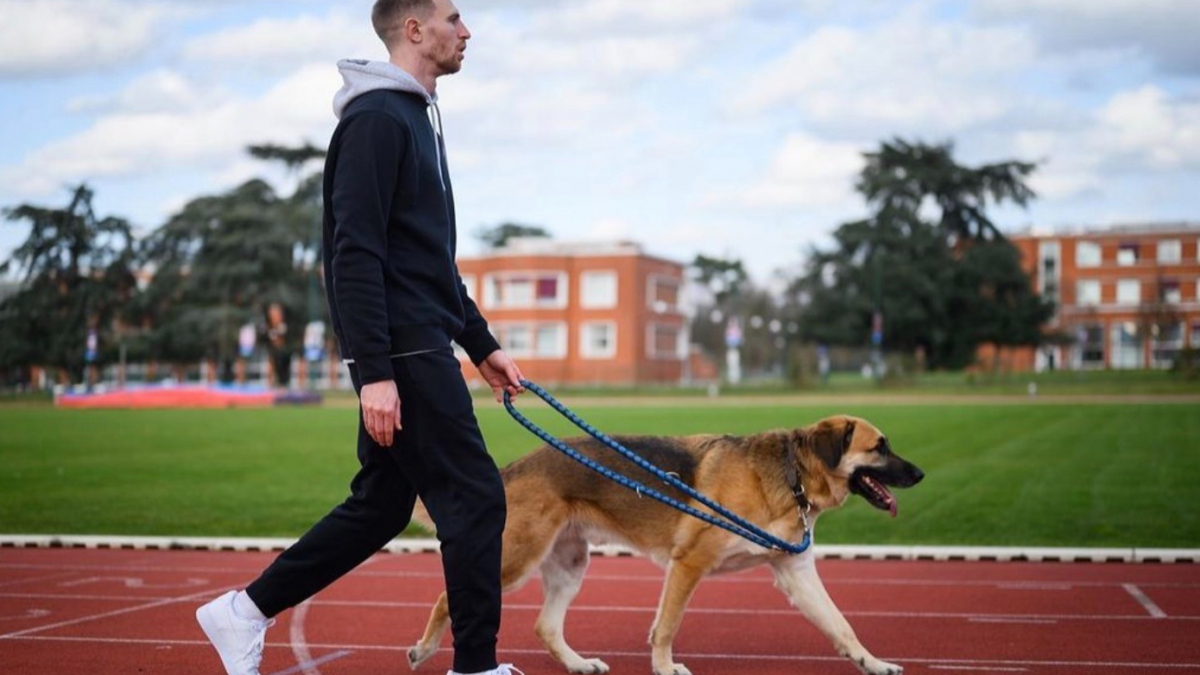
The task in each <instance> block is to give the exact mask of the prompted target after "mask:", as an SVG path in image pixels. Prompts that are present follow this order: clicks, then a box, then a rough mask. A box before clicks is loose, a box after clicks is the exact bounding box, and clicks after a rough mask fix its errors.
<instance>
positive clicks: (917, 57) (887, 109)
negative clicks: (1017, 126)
mask: <svg viewBox="0 0 1200 675" xmlns="http://www.w3.org/2000/svg"><path fill="white" fill-rule="evenodd" d="M1035 56H1036V50H1035V49H1034V46H1033V44H1032V43H1031V42H1030V40H1029V39H1028V36H1027V35H1025V34H1024V33H1022V32H1020V31H1016V30H1011V29H1007V28H988V29H980V28H973V27H971V26H967V25H965V24H959V23H927V22H924V21H921V20H918V19H909V18H903V19H900V20H897V21H893V22H890V23H886V24H884V25H881V26H878V27H873V28H867V29H855V28H845V27H828V28H822V29H820V30H818V31H816V32H815V33H813V34H812V35H810V36H808V37H807V38H805V39H802V40H799V41H797V42H796V43H795V45H794V46H793V47H792V48H791V49H789V50H788V51H787V53H785V54H784V55H783V56H781V57H779V58H778V59H776V60H775V61H774V62H772V63H769V64H767V65H766V66H765V67H763V68H762V73H761V74H759V75H758V76H756V77H754V78H752V79H751V80H750V82H749V85H748V86H747V88H746V95H745V96H744V97H743V98H742V99H741V100H739V101H738V102H737V104H736V105H737V109H738V110H739V111H744V112H751V113H754V112H759V111H763V110H767V109H771V108H784V109H787V110H798V111H800V112H801V113H803V114H804V115H805V116H806V118H807V119H808V120H809V121H811V122H814V123H817V124H820V125H822V126H823V127H825V128H836V129H840V130H843V131H849V132H852V133H851V135H862V134H868V135H876V136H880V135H882V136H887V135H891V134H895V133H905V134H913V133H915V134H934V135H936V136H937V137H946V136H949V135H951V134H954V133H956V132H959V131H962V130H964V129H967V128H970V127H973V126H977V125H981V124H986V123H989V122H993V121H995V120H998V119H1000V118H1002V117H1004V116H1005V115H1007V114H1009V113H1012V112H1013V110H1014V108H1016V107H1017V105H1018V102H1019V100H1020V96H1019V95H1014V91H1013V89H1012V88H1011V87H1012V84H1013V82H1014V81H1015V78H1016V76H1017V75H1018V74H1019V73H1021V72H1022V71H1023V70H1024V69H1025V68H1027V67H1029V66H1030V65H1031V64H1032V63H1034V59H1035Z"/></svg>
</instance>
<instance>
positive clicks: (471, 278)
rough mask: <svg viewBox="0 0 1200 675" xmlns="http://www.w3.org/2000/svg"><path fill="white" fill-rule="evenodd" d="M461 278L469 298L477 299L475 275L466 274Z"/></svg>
mask: <svg viewBox="0 0 1200 675" xmlns="http://www.w3.org/2000/svg"><path fill="white" fill-rule="evenodd" d="M461 278H462V284H463V287H465V288H466V289H467V296H468V297H470V298H471V299H474V298H475V275H474V274H464V275H462V277H461Z"/></svg>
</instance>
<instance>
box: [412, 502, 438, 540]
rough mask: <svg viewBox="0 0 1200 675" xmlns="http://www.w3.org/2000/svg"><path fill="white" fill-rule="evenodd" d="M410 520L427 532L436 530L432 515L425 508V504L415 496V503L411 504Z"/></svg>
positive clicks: (432, 532)
mask: <svg viewBox="0 0 1200 675" xmlns="http://www.w3.org/2000/svg"><path fill="white" fill-rule="evenodd" d="M412 522H414V523H416V524H417V525H420V526H421V529H423V530H425V531H426V532H428V533H429V534H434V533H435V532H437V526H436V525H434V524H433V517H432V516H430V515H429V510H428V509H426V508H425V504H424V503H422V502H421V498H420V497H418V498H417V503H416V504H414V505H413V514H412Z"/></svg>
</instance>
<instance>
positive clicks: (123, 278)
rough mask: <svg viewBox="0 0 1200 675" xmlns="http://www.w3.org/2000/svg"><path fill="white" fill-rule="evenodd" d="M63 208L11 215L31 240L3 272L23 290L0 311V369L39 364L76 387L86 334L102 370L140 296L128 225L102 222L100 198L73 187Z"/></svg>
mask: <svg viewBox="0 0 1200 675" xmlns="http://www.w3.org/2000/svg"><path fill="white" fill-rule="evenodd" d="M70 190H71V199H70V202H69V203H68V204H67V206H66V207H65V208H61V209H54V208H49V207H43V206H35V205H32V204H22V205H19V206H16V207H13V208H9V209H5V210H4V215H5V218H6V219H7V220H10V221H25V222H28V223H29V225H30V231H29V236H28V238H27V239H26V240H25V242H24V243H23V244H22V245H21V246H19V247H18V248H17V249H16V250H15V251H14V252H13V254H12V256H11V257H10V258H9V260H7V261H5V262H4V264H3V265H0V274H7V273H10V272H15V273H16V274H17V276H18V278H19V279H20V283H21V288H20V290H19V291H18V292H17V293H16V294H14V295H13V296H11V297H9V298H8V299H7V300H5V301H4V302H3V303H2V304H0V314H3V315H5V317H6V318H5V321H4V322H3V323H2V324H0V367H4V366H7V367H28V366H32V365H41V366H45V367H49V368H53V369H58V370H59V372H60V373H62V374H64V375H65V376H66V377H67V379H68V380H69V381H71V382H76V381H78V380H79V378H80V377H81V376H82V375H83V370H84V366H85V365H86V361H87V358H86V357H87V356H88V354H89V349H88V344H87V342H88V334H89V332H94V334H95V335H96V338H97V345H96V347H97V348H96V352H95V355H94V358H95V361H96V362H97V363H103V362H104V361H107V360H109V359H110V357H111V353H112V351H114V350H113V349H112V347H113V345H115V343H116V342H117V333H118V331H120V330H121V322H120V319H122V318H123V312H122V309H123V307H124V305H125V304H126V303H127V302H128V300H129V299H130V298H131V296H132V295H133V293H134V292H135V291H136V288H137V283H136V279H135V277H134V273H133V270H134V248H133V238H132V234H131V228H130V225H129V222H128V221H127V220H125V219H123V218H117V217H114V216H108V217H105V218H100V217H97V215H96V213H95V210H94V209H93V208H92V199H93V197H94V192H93V191H92V189H91V188H89V187H88V186H87V185H86V184H81V185H78V186H76V187H73V188H71V189H70Z"/></svg>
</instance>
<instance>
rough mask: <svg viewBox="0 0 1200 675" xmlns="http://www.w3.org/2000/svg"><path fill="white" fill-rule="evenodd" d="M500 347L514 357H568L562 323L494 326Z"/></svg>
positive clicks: (565, 328)
mask: <svg viewBox="0 0 1200 675" xmlns="http://www.w3.org/2000/svg"><path fill="white" fill-rule="evenodd" d="M493 329H494V330H495V333H496V340H497V341H498V342H499V343H500V347H501V348H503V349H504V351H506V352H508V353H509V354H510V355H511V356H513V357H521V358H542V359H561V358H565V357H566V355H567V348H566V347H567V327H566V324H562V323H500V324H496V325H495V326H493Z"/></svg>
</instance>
